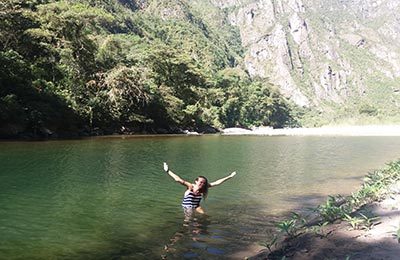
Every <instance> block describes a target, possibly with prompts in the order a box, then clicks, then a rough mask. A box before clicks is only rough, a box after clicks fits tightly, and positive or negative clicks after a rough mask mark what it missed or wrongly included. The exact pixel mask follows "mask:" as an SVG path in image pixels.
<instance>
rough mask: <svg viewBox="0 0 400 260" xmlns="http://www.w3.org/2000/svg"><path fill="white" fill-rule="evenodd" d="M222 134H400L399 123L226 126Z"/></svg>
mask: <svg viewBox="0 0 400 260" xmlns="http://www.w3.org/2000/svg"><path fill="white" fill-rule="evenodd" d="M221 134H222V135H261V136H263V135H265V136H280V135H281V136H400V125H358V126H323V127H314V128H307V127H305V128H276V129H275V128H272V127H255V128H253V129H244V128H237V127H234V128H226V129H222V130H221Z"/></svg>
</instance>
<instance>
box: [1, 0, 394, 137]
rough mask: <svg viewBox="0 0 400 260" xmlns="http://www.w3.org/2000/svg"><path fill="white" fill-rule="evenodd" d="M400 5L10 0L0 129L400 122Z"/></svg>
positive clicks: (68, 132) (390, 0)
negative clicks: (399, 22)
mask: <svg viewBox="0 0 400 260" xmlns="http://www.w3.org/2000/svg"><path fill="white" fill-rule="evenodd" d="M399 13H400V4H399V3H398V1H396V0H382V1H375V0H349V1H342V0H332V1H328V0H318V1H314V0H282V1H274V0H262V1H261V0H246V1H236V0H191V1H189V0H171V1H161V0H136V1H131V0H3V1H1V3H0V138H19V137H24V138H36V137H49V136H55V137H70V136H79V135H92V134H111V133H180V132H182V131H183V130H190V131H199V132H213V131H216V130H218V129H221V128H226V127H237V126H239V127H253V126H271V127H275V128H278V127H293V126H307V127H310V126H321V125H343V124H346V125H360V124H361V125H362V124H394V123H399V122H400V116H399V113H398V111H399V106H400V94H399V93H400V88H399V84H398V82H399V77H400V55H399V53H400V45H399V43H398V42H399V41H398V40H399V38H400V34H399V32H400V30H399V28H400V27H399V26H398V21H399V19H400V17H399ZM338 14H340V15H338Z"/></svg>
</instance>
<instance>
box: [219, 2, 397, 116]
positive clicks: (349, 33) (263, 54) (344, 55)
mask: <svg viewBox="0 0 400 260" xmlns="http://www.w3.org/2000/svg"><path fill="white" fill-rule="evenodd" d="M212 2H213V3H214V4H215V5H217V6H219V7H220V8H226V9H227V10H230V22H231V24H232V25H235V26H238V27H239V28H240V35H241V40H242V43H243V45H244V46H245V48H246V53H245V57H244V66H245V68H246V69H247V71H248V72H249V74H250V75H252V76H254V77H256V76H257V77H261V78H266V79H268V80H269V81H271V82H272V83H274V84H275V85H277V86H279V88H280V90H281V92H282V93H283V94H284V95H286V96H287V97H289V98H290V99H292V100H293V101H294V102H295V103H297V104H299V105H301V106H306V107H316V106H317V107H321V108H322V109H323V107H324V104H328V103H329V104H330V106H331V105H332V104H335V105H339V106H340V105H343V104H346V105H349V104H361V103H366V104H373V105H374V106H376V107H377V108H379V109H389V110H395V109H397V104H399V105H400V99H399V97H398V96H397V93H399V90H400V86H399V83H398V82H399V77H400V44H399V43H398V42H399V38H400V12H399V11H400V2H398V1H397V0H346V1H344V0H281V1H276V0H253V1H251V0H248V1H246V0H242V1H240V0H212ZM382 100H385V101H386V102H382Z"/></svg>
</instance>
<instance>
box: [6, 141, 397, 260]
mask: <svg viewBox="0 0 400 260" xmlns="http://www.w3.org/2000/svg"><path fill="white" fill-rule="evenodd" d="M399 145H400V138H396V137H257V136H247V137H244V136H235V137H233V136H197V137H143V138H138V137H135V138H121V137H114V138H93V139H88V140H81V141H54V142H40V143H39V142H30V143H23V142H21V143H17V142H13V143H9V142H2V143H0V171H1V172H0V190H1V195H0V205H1V207H0V233H1V236H0V259H120V258H127V259H161V258H167V259H177V258H183V257H186V258H195V259H196V258H200V259H210V258H211V259H243V254H241V251H244V250H246V249H247V248H249V247H252V246H253V245H254V244H255V241H262V240H265V239H266V238H268V237H269V236H270V234H271V230H273V226H274V223H276V222H277V221H279V219H280V218H281V216H282V215H284V214H286V212H288V211H290V210H292V209H297V208H305V207H312V206H315V205H317V204H318V203H321V202H322V201H324V200H325V198H326V196H327V195H330V194H338V193H340V194H349V193H351V192H353V191H355V189H356V188H357V187H358V186H359V185H360V183H361V181H362V177H363V176H364V175H365V174H366V173H367V172H370V171H373V170H374V169H377V168H380V167H382V166H383V165H384V164H385V163H386V162H388V161H390V160H394V159H397V158H398V155H399V147H400V146H399ZM163 161H167V162H168V163H169V166H170V168H171V169H172V170H173V171H174V172H175V173H177V174H178V175H180V176H181V177H182V178H184V179H186V180H188V181H193V179H194V178H195V177H196V176H198V175H205V176H206V177H207V178H208V179H209V180H210V181H214V180H216V179H219V178H221V177H223V176H226V175H228V174H229V173H231V172H232V171H235V170H236V171H237V173H238V174H237V175H236V176H235V177H234V178H233V179H231V180H229V181H227V182H226V183H224V184H222V185H221V186H218V187H216V188H213V189H211V190H210V193H209V196H208V197H207V200H205V201H204V202H202V204H203V208H204V209H205V210H206V215H204V216H198V215H195V216H194V217H193V218H191V219H190V220H186V221H185V219H184V215H183V212H182V209H181V206H180V204H181V201H182V196H183V193H184V190H185V188H184V187H183V186H181V185H179V184H177V183H175V182H174V181H173V180H172V179H171V178H170V177H169V176H168V175H166V174H165V172H164V171H163V169H162V162H163ZM239 256H240V257H239Z"/></svg>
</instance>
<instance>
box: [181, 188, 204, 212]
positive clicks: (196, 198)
mask: <svg viewBox="0 0 400 260" xmlns="http://www.w3.org/2000/svg"><path fill="white" fill-rule="evenodd" d="M202 198H203V193H200V194H199V195H196V194H194V193H193V192H192V191H189V193H188V194H187V195H185V197H184V198H183V201H182V207H183V208H193V209H195V208H197V207H198V206H200V201H201V199H202Z"/></svg>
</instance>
